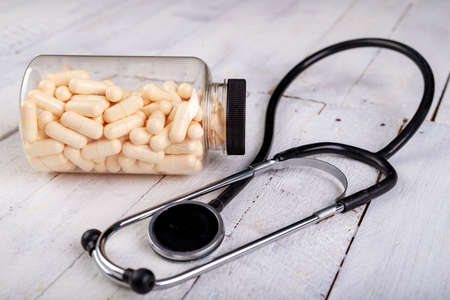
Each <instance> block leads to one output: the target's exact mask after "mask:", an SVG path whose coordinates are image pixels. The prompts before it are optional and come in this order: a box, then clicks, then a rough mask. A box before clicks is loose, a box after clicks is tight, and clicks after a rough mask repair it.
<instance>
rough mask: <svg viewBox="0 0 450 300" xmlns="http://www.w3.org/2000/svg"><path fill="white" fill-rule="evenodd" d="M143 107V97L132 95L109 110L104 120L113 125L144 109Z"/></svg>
mask: <svg viewBox="0 0 450 300" xmlns="http://www.w3.org/2000/svg"><path fill="white" fill-rule="evenodd" d="M142 107H144V101H143V100H142V97H140V96H136V95H131V96H130V97H128V98H126V99H124V100H122V101H120V102H119V103H117V104H115V105H113V106H111V107H110V108H108V109H107V110H106V111H105V113H104V115H103V119H104V120H105V121H106V122H108V123H111V122H114V121H117V120H120V119H123V118H125V117H127V116H129V115H132V114H134V113H135V112H137V111H138V110H140V109H142Z"/></svg>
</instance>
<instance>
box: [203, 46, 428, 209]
mask: <svg viewBox="0 0 450 300" xmlns="http://www.w3.org/2000/svg"><path fill="white" fill-rule="evenodd" d="M362 47H377V48H385V49H391V50H394V51H396V52H399V53H401V54H403V55H405V56H407V57H408V58H410V59H411V60H412V61H413V62H414V63H415V64H416V65H417V67H418V68H419V70H420V72H421V74H422V77H423V81H424V89H423V96H422V100H421V101H420V104H419V106H418V108H417V111H416V112H415V113H414V116H413V117H412V118H411V120H410V121H409V122H408V124H407V125H406V126H405V127H404V128H403V130H402V131H401V132H400V134H398V135H397V136H396V137H395V138H394V139H393V140H392V141H390V142H389V143H388V144H387V145H386V146H385V147H384V148H383V149H381V150H379V151H378V152H376V153H373V152H370V151H367V150H364V149H361V148H357V147H354V146H350V145H343V144H339V143H317V144H311V145H305V146H300V147H297V148H294V149H289V150H287V151H284V152H282V153H279V154H277V155H276V156H275V158H276V159H279V160H285V159H290V158H295V157H305V156H308V155H313V154H321V153H334V154H338V155H341V156H344V157H348V158H353V159H356V160H359V161H361V162H364V163H366V164H369V165H371V166H372V167H375V168H376V169H377V170H379V171H380V172H382V174H383V175H384V176H385V178H384V179H383V180H382V181H380V182H379V183H377V184H375V185H373V186H371V187H369V188H367V189H364V190H362V191H359V192H357V193H355V194H353V195H350V196H347V197H345V198H343V199H341V200H340V202H342V203H343V204H344V207H345V209H344V211H348V210H350V209H353V208H355V207H357V206H359V205H362V204H365V203H368V202H369V201H370V200H371V199H373V198H375V197H377V196H379V195H381V194H383V193H385V192H387V191H388V190H390V189H391V188H392V187H393V186H394V185H395V183H396V181H397V174H396V172H395V170H394V168H392V166H391V165H390V164H389V163H388V162H387V159H388V158H390V157H391V156H392V155H394V154H395V153H396V152H397V151H398V150H400V149H401V147H403V146H404V145H405V144H406V142H408V140H409V139H410V138H411V137H412V136H413V135H414V134H415V133H416V131H417V129H419V127H420V125H421V124H422V122H423V121H424V120H425V118H426V116H427V114H428V111H429V110H430V107H431V104H432V102H433V95H434V77H433V72H432V70H431V68H430V66H429V64H428V63H427V61H426V60H425V58H423V56H422V55H421V54H420V53H418V52H417V51H416V50H414V49H413V48H411V47H409V46H407V45H405V44H402V43H400V42H396V41H392V40H388V39H379V38H362V39H355V40H349V41H344V42H341V43H337V44H334V45H331V46H329V47H327V48H324V49H322V50H320V51H317V52H316V53H314V54H312V55H310V56H308V57H307V58H305V59H304V60H303V61H301V62H300V63H299V64H297V65H296V66H295V67H294V68H292V69H291V70H290V71H289V72H288V73H287V74H286V76H285V77H284V78H283V79H282V80H281V81H280V83H279V84H278V86H277V87H276V88H275V90H274V92H273V94H272V96H271V97H270V100H269V104H268V107H267V112H266V121H265V130H264V138H263V143H262V145H261V148H260V150H259V152H258V154H257V155H256V157H255V159H254V160H253V162H252V164H255V163H259V162H261V161H264V160H266V159H267V157H268V155H269V152H270V149H271V147H272V142H273V133H274V126H275V115H276V109H277V106H278V103H279V101H280V99H281V97H282V95H283V93H284V91H285V90H286V89H287V88H288V87H289V85H290V84H291V83H292V81H294V80H295V78H297V76H298V75H300V74H301V73H302V72H303V71H304V70H306V69H307V68H308V67H310V66H312V65H313V64H315V63H316V62H318V61H320V60H321V59H323V58H325V57H327V56H330V55H332V54H336V53H338V52H341V51H344V50H349V49H356V48H362ZM251 179H252V178H249V179H246V180H243V181H240V182H237V183H234V184H231V185H230V186H228V187H227V188H226V189H225V190H224V191H223V192H222V193H221V194H220V195H219V196H218V197H217V198H216V199H214V200H212V201H211V202H210V204H211V205H212V206H214V207H215V208H216V209H217V210H219V211H221V210H222V209H223V208H224V207H225V206H226V205H227V204H228V203H229V202H230V201H231V200H232V199H233V198H234V197H236V195H237V194H239V192H240V191H242V189H244V187H245V186H246V185H247V184H248V183H249V182H250V180H251Z"/></svg>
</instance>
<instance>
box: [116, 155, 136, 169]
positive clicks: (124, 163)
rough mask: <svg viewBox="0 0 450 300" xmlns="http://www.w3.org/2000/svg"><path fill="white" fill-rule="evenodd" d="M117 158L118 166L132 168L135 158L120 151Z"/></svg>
mask: <svg viewBox="0 0 450 300" xmlns="http://www.w3.org/2000/svg"><path fill="white" fill-rule="evenodd" d="M117 160H118V161H119V165H120V167H121V168H122V169H123V170H124V171H126V170H129V169H131V168H132V166H133V165H134V164H135V163H136V159H134V158H131V157H128V156H126V155H125V154H123V153H120V154H119V156H118V158H117Z"/></svg>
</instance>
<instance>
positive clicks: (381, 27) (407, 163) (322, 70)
mask: <svg viewBox="0 0 450 300" xmlns="http://www.w3.org/2000/svg"><path fill="white" fill-rule="evenodd" d="M449 4H450V2H449V1H438V0H433V1H424V0H423V1H407V0H396V1H393V0H384V1H375V0H373V1H363V0H360V1H358V0H344V1H332V0H328V1H306V0H305V1H276V2H270V1H256V0H254V1H246V2H244V1H223V2H212V1H204V2H200V3H197V4H196V6H194V5H193V4H192V3H189V2H187V1H130V2H124V1H109V2H108V4H107V5H106V4H105V3H104V2H101V1H87V0H86V1H84V0H83V1H78V2H68V3H66V2H61V1H42V2H39V3H38V2H28V1H4V2H2V3H0V28H1V31H0V65H1V66H2V70H3V72H2V73H1V74H0V95H2V98H4V99H5V100H4V101H3V102H2V113H1V120H0V136H1V138H0V152H1V155H0V166H1V168H0V180H1V181H0V182H2V185H3V192H2V193H0V204H1V205H0V233H1V236H2V240H3V245H4V246H3V247H2V248H1V250H0V265H1V266H2V271H0V298H1V299H38V298H42V299H61V298H64V299H107V298H108V299H113V298H114V299H117V298H127V299H128V298H136V299H137V298H141V297H140V296H137V295H135V294H133V293H132V292H130V291H129V290H127V289H124V288H122V287H118V286H116V285H114V284H112V283H111V282H110V281H109V280H107V279H106V278H104V277H103V276H102V275H100V274H99V272H98V270H97V268H96V267H95V265H94V263H93V262H92V260H91V259H90V258H89V257H88V256H87V255H86V254H84V253H83V251H82V250H81V247H80V245H79V238H80V236H81V234H82V232H83V231H84V230H85V229H87V228H90V227H96V228H101V229H102V228H105V227H106V226H108V225H109V224H110V223H111V222H113V221H114V220H116V219H117V218H119V217H120V216H123V215H127V214H131V213H133V212H137V211H139V210H141V209H143V208H145V207H148V206H150V205H153V204H156V203H158V202H160V201H163V200H165V199H167V198H168V197H171V196H174V195H176V194H179V193H181V192H186V191H189V190H191V189H193V188H195V187H198V186H200V185H202V184H205V183H207V182H209V181H211V180H212V179H214V178H220V177H223V176H224V175H226V174H230V173H232V172H233V171H236V170H239V169H240V168H242V167H244V166H245V165H246V164H247V163H248V162H249V161H250V160H251V159H252V158H253V156H254V154H255V153H256V151H257V149H258V146H259V143H260V139H261V136H262V128H261V127H262V126H261V124H262V122H263V119H264V117H263V113H264V110H265V104H266V103H267V100H268V98H269V95H268V94H269V93H270V90H271V89H272V88H273V87H274V86H275V85H276V84H277V82H278V81H279V80H280V79H281V77H282V76H283V75H284V74H285V73H286V72H287V71H288V70H289V69H290V68H291V67H292V66H293V65H294V64H295V63H297V62H298V61H299V60H300V59H302V58H303V57H305V56H306V55H308V54H310V53H311V52H313V51H315V50H318V49H320V48H322V47H324V46H327V45H329V44H331V43H334V42H338V41H341V40H345V39H349V38H356V37H363V36H379V37H391V38H395V39H397V40H400V41H403V42H405V43H407V44H410V45H411V46H413V47H414V48H416V49H417V50H419V51H420V52H422V53H423V55H424V56H425V57H426V58H427V59H428V60H429V62H430V64H431V66H432V68H433V70H434V72H435V77H436V97H435V103H434V106H433V110H434V108H435V107H437V103H438V99H439V98H440V96H441V94H442V91H443V89H444V85H445V82H446V81H447V80H448V78H447V77H448V74H449V71H450V65H449V61H450V60H449V55H450V54H449V53H450V51H449V50H450V34H449V28H450V26H449V21H448V15H449V14H450V7H449ZM42 53H80V54H81V53H83V54H121V55H127V54H134V55H195V56H199V57H201V58H202V59H204V60H205V61H206V62H207V63H208V64H209V65H210V67H211V69H212V71H213V76H214V78H215V79H216V80H222V79H223V78H230V77H242V78H246V79H247V86H248V93H249V97H248V106H249V108H248V112H249V113H248V123H247V125H248V131H247V133H248V136H249V137H252V138H251V139H250V138H249V139H248V141H247V150H248V151H247V154H246V155H245V157H244V158H243V159H238V158H229V159H225V160H219V161H216V162H214V163H213V164H212V165H211V166H210V167H209V168H208V170H206V171H205V172H203V173H202V174H200V175H197V176H195V177H189V178H187V177H169V176H166V177H159V176H103V175H76V174H71V175H67V174H60V175H55V174H38V173H35V172H33V171H31V170H30V168H29V167H28V165H27V163H26V161H25V158H24V156H23V154H22V149H21V146H20V141H19V137H18V134H17V132H16V131H17V129H16V128H17V124H18V117H17V114H18V112H17V107H18V105H17V102H16V101H17V100H16V99H17V95H18V91H19V86H20V80H21V76H22V73H23V71H24V69H25V67H26V64H27V63H28V61H29V60H30V59H31V58H32V57H33V56H35V55H38V54H42ZM418 76H419V74H418V72H417V70H415V69H414V66H411V65H410V64H409V62H408V61H407V60H405V59H403V58H399V56H398V55H396V54H393V53H390V52H388V51H381V52H379V51H377V50H376V49H368V50H364V51H359V52H355V51H352V52H349V53H344V54H342V55H338V56H335V57H333V58H332V59H327V60H325V61H323V62H321V63H320V64H318V65H317V66H314V67H313V68H312V69H311V70H308V71H307V72H305V74H303V75H302V76H301V77H300V78H298V79H297V80H296V82H295V83H294V84H293V86H292V87H290V89H289V90H288V91H287V93H286V95H287V97H285V98H284V99H283V100H284V101H285V103H283V104H282V105H281V106H280V109H279V112H278V113H279V115H280V116H281V115H282V116H283V122H281V120H278V121H277V129H276V131H277V136H276V141H275V145H274V149H273V153H275V152H276V151H279V150H282V149H286V148H288V147H292V146H296V145H300V144H305V143H309V142H317V141H340V142H345V143H350V144H355V145H359V146H363V147H366V148H368V149H371V150H376V149H379V148H380V147H382V146H383V145H384V144H385V143H386V142H387V141H388V140H389V139H390V138H392V137H394V136H395V134H396V133H397V131H398V129H399V128H400V126H401V124H402V122H403V119H404V118H409V117H410V116H411V114H412V113H413V110H414V109H415V106H416V104H417V103H418V101H419V97H420V94H421V88H422V86H421V82H420V78H419V77H418ZM449 101H450V97H449V96H448V91H447V93H444V94H443V96H442V100H441V104H440V106H439V110H438V111H437V113H436V114H435V115H436V117H435V118H433V120H434V121H437V122H448V120H450V112H449V110H448V107H450V102H449ZM432 117H433V112H432V113H431V114H430V116H429V119H431V118H432ZM338 120H339V121H338ZM293 128H295V130H292V129H293ZM447 134H450V131H449V129H448V126H445V125H439V124H436V123H435V122H429V123H427V124H426V126H425V127H424V129H423V133H422V134H421V135H419V136H418V137H417V138H416V139H415V140H414V141H413V142H412V143H411V144H410V145H408V147H407V148H405V149H404V151H402V152H401V154H399V155H398V156H395V158H394V159H393V160H392V162H393V164H394V165H395V166H397V167H398V168H399V176H400V181H399V186H398V187H397V188H396V190H394V191H393V192H392V193H389V194H387V195H386V196H383V197H382V198H380V199H377V200H376V201H375V202H374V203H372V204H371V205H370V206H369V207H368V209H367V212H366V214H365V215H362V211H363V209H364V208H359V209H356V210H355V211H354V212H350V213H348V214H345V215H340V216H337V217H335V218H332V219H330V220H328V221H326V222H323V223H321V224H320V225H318V226H315V227H312V228H309V229H307V230H304V231H302V232H299V233H297V234H295V235H292V236H291V237H289V238H287V239H285V240H282V241H279V242H277V243H275V244H273V245H270V246H268V247H266V248H264V249H260V250H258V251H257V252H255V253H253V254H251V255H250V256H247V257H244V258H242V259H240V260H238V261H235V262H233V263H230V264H228V265H226V266H224V267H222V268H220V269H217V270H214V271H212V272H210V273H209V274H206V275H203V276H201V277H199V278H198V279H196V280H191V281H189V282H187V283H185V284H182V285H180V286H178V287H175V288H172V289H168V290H165V291H158V292H154V293H153V294H152V296H151V297H149V298H152V297H153V298H161V299H179V298H189V299H202V298H209V299H233V298H234V299H235V298H251V299H269V298H272V299H273V298H275V299H277V298H296V299H298V298H307V299H320V298H328V297H329V296H331V297H330V298H333V299H360V298H370V297H372V298H396V299H403V298H411V297H414V296H415V297H416V298H448V295H449V289H448V282H449V273H450V271H449V269H450V268H448V267H447V266H448V264H447V265H446V264H445V262H448V261H450V259H449V256H450V255H449V254H450V246H449V244H448V241H449V237H448V230H446V227H445V224H448V220H446V219H448V213H449V209H450V208H449V207H448V204H447V203H446V201H445V197H446V195H447V194H448V193H447V192H448V191H446V190H445V189H446V186H445V184H447V182H446V181H445V180H446V172H445V169H446V168H445V167H446V165H445V164H440V163H439V162H440V161H443V162H446V161H448V159H449V158H450V155H449V152H448V151H446V150H445V149H446V148H448V139H447V140H446V139H445V138H446V135H447ZM423 143H427V144H429V145H430V146H429V148H430V149H434V151H437V153H436V154H435V155H433V156H427V155H426V153H424V151H425V149H428V148H426V147H421V145H423ZM434 144H436V145H438V146H433V145H434ZM411 158H413V159H411ZM326 159H328V160H329V161H331V162H333V163H334V164H336V165H338V166H339V167H341V168H342V170H343V171H344V172H345V173H346V174H347V175H348V176H349V178H350V192H351V191H356V190H358V189H361V188H363V187H365V186H367V185H370V184H373V183H374V182H375V180H376V178H377V174H376V172H374V171H373V170H371V169H370V168H368V167H365V166H363V165H361V164H359V163H356V162H351V161H348V160H345V159H339V158H335V157H330V158H326ZM421 168H424V169H426V171H424V172H422V169H421ZM218 170H219V171H218ZM422 173H423V174H430V176H423V177H418V175H422ZM447 177H448V176H447ZM299 182H300V183H301V184H299ZM438 184H440V185H438ZM174 186H177V189H176V190H175V189H174V188H173V187H174ZM335 193H336V190H335V187H334V185H333V184H330V182H329V181H328V180H327V178H326V177H323V176H321V174H320V173H317V172H313V171H311V170H307V169H304V170H300V169H292V170H290V169H289V170H286V171H283V172H277V173H268V174H264V175H262V176H260V177H258V178H255V179H254V180H253V182H252V183H251V185H249V186H248V187H247V188H246V189H245V190H244V191H243V192H242V193H241V194H240V195H239V196H238V197H237V198H236V200H235V201H234V202H232V203H231V204H230V206H229V207H227V209H226V210H225V211H224V212H223V217H224V221H225V224H226V234H227V235H226V239H225V241H224V244H223V245H222V246H221V247H220V248H219V249H218V250H217V253H215V255H217V254H220V253H223V252H225V251H228V250H230V249H232V248H233V247H235V246H239V245H241V244H243V243H245V242H246V241H248V240H249V239H252V238H256V237H259V236H261V235H263V234H265V233H268V232H270V231H272V230H275V229H277V228H279V227H280V226H282V225H286V224H289V223H290V222H293V221H295V220H297V219H298V218H300V217H302V216H305V215H307V214H309V213H310V212H312V211H313V210H315V209H317V208H319V207H321V206H322V205H325V204H327V203H329V201H330V200H331V198H332V196H333V195H334V194H335ZM415 195H417V196H415ZM432 195H434V197H432ZM414 197H417V199H416V198H414ZM431 198H433V199H436V200H435V201H436V205H440V206H438V208H439V210H436V211H435V210H433V209H434V208H433V207H432V206H430V205H429V202H430V200H431ZM409 199H416V200H413V201H408V200H409ZM205 200H208V198H205ZM425 200H429V201H425ZM386 206H390V207H386ZM401 211H406V212H410V213H411V214H412V215H414V216H416V218H415V219H414V220H409V219H407V218H406V217H405V215H404V214H401ZM383 216H392V218H390V219H389V222H386V223H384V222H383V221H384V220H383V219H380V218H381V217H383ZM430 220H436V223H434V224H431V225H430V223H432V222H431V221H430ZM411 221H414V223H410V222H411ZM360 222H361V227H358V224H359V223H360ZM414 226H416V227H414ZM145 227H146V224H145V223H142V224H139V225H136V226H134V227H132V228H130V229H127V230H125V231H124V232H123V233H120V234H118V235H117V236H116V237H114V238H113V239H112V240H111V247H110V249H108V250H109V252H110V253H111V256H112V257H113V258H114V259H115V260H117V261H118V262H119V263H121V264H123V265H126V266H129V267H140V266H148V267H150V268H152V270H154V271H155V273H156V275H157V276H158V277H161V276H168V275H170V274H173V273H174V272H176V271H179V270H184V269H186V268H188V267H190V266H192V265H195V263H190V264H173V263H172V264H171V263H167V262H164V261H161V260H159V259H158V258H157V257H156V256H155V255H154V254H153V253H152V252H151V251H150V250H149V247H148V245H147V241H146V236H145V235H146V233H145ZM413 228H422V229H423V230H417V231H414V232H413V231H412V229H413ZM392 232H394V233H395V235H394V236H393V235H392ZM412 233H414V234H417V235H419V236H418V238H417V239H414V238H413V236H414V234H412ZM445 234H447V235H445ZM386 236H387V237H389V239H381V238H380V237H386ZM352 239H353V242H351V241H352ZM398 242H400V244H398ZM374 244H375V245H376V246H377V248H379V250H380V251H377V253H374ZM348 248H349V249H350V250H349V252H348V255H347V256H346V251H347V249H348ZM427 249H432V250H430V252H431V253H432V255H430V256H426V257H425V256H424V255H425V253H428V252H424V251H426V250H427ZM406 251H411V253H413V255H410V256H408V255H405V252H406ZM344 258H345V260H344V262H343V265H342V267H341V266H340V265H341V262H342V261H343V259H344ZM371 260H373V261H374V262H373V263H372V264H369V263H368V262H369V261H371ZM375 262H381V263H380V264H381V267H382V269H378V268H376V267H377V264H375ZM412 262H416V263H415V265H413V264H412ZM403 267H405V268H406V269H404V268H403ZM374 268H375V269H374ZM380 272H381V274H382V275H380ZM335 278H336V280H335ZM430 278H432V279H430ZM349 287H354V290H351V289H350V288H349ZM371 291H373V292H371ZM412 291H414V292H415V293H413V294H412ZM365 293H367V294H365ZM446 296H447V297H446Z"/></svg>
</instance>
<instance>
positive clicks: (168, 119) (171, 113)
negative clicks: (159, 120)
mask: <svg viewBox="0 0 450 300" xmlns="http://www.w3.org/2000/svg"><path fill="white" fill-rule="evenodd" d="M178 106H179V104H178V105H175V106H174V107H173V109H172V111H171V112H170V114H169V116H168V117H167V122H172V121H173V119H175V115H176V113H177V108H178Z"/></svg>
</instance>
